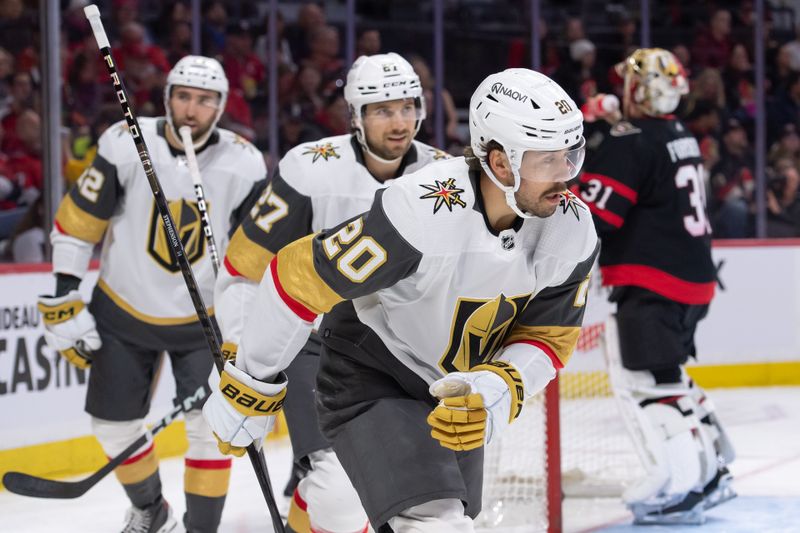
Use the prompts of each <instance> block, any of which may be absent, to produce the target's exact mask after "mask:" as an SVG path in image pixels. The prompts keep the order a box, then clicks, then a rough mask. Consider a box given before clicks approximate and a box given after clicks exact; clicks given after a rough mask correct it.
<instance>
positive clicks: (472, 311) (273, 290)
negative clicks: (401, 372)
mask: <svg viewBox="0 0 800 533" xmlns="http://www.w3.org/2000/svg"><path fill="white" fill-rule="evenodd" d="M479 180H480V176H479V174H478V173H471V172H470V171H469V169H468V166H467V164H466V162H465V160H464V158H456V159H451V160H447V161H442V162H438V163H435V164H432V165H428V166H426V167H424V168H423V169H421V170H420V171H418V172H416V173H414V174H411V175H409V176H406V177H404V178H403V179H402V180H397V181H396V182H394V183H393V184H392V186H390V187H388V188H387V189H384V190H382V191H379V192H378V193H377V195H376V198H375V201H374V203H373V205H372V207H371V209H370V210H369V211H368V212H366V213H364V214H362V215H358V216H356V217H354V218H352V219H351V220H349V221H347V222H345V223H342V224H340V225H338V226H335V227H333V228H332V229H327V230H324V231H322V232H320V233H318V234H315V235H311V236H308V237H305V238H303V239H300V240H298V241H295V242H294V243H292V244H290V245H289V246H287V247H285V248H283V249H282V250H280V251H279V252H278V253H277V255H276V256H275V258H274V259H273V260H272V262H271V263H270V266H269V271H268V272H267V273H266V274H265V275H264V277H263V280H262V282H261V284H260V286H259V289H258V296H257V298H256V299H255V301H254V304H253V305H252V306H251V307H250V318H249V320H248V322H247V325H246V328H245V331H244V335H243V337H242V341H241V347H240V350H239V356H238V359H237V366H239V367H240V368H242V369H244V370H245V371H247V372H248V373H250V374H251V375H253V376H255V377H256V378H259V379H265V378H271V377H272V376H274V375H275V374H277V372H278V371H280V370H282V369H283V368H285V367H286V366H288V364H289V363H290V362H291V359H292V357H294V355H295V354H296V353H297V351H298V350H299V349H300V347H301V346H302V344H303V342H305V338H306V337H307V335H308V333H309V331H310V330H311V322H312V321H313V320H314V318H315V316H316V315H317V314H319V313H324V312H327V311H328V310H330V309H331V308H332V306H334V305H336V304H337V303H339V302H341V301H343V300H352V301H353V305H354V307H355V310H356V312H357V315H358V319H359V320H360V321H362V322H363V323H364V324H366V325H367V326H369V327H370V328H372V329H373V330H374V331H375V332H376V334H377V335H378V336H379V337H380V339H381V340H382V341H383V342H384V344H385V345H386V347H387V348H388V349H389V351H390V352H391V353H392V354H393V355H394V356H395V357H396V358H397V359H398V360H399V361H400V362H402V363H403V364H404V365H405V366H406V367H408V368H409V369H410V370H412V371H413V372H414V373H415V374H417V375H418V376H420V377H421V378H422V379H423V380H424V381H425V382H427V383H429V384H430V383H432V382H433V381H435V380H436V379H438V378H440V377H442V376H443V375H445V374H447V373H449V372H453V371H467V370H469V369H471V368H473V367H474V366H476V365H478V364H481V363H483V362H485V361H487V360H490V359H493V358H495V356H497V355H498V354H499V352H500V351H501V350H502V349H503V348H504V347H506V346H509V345H511V344H515V345H518V346H517V348H520V347H522V348H523V350H524V349H527V348H530V349H532V350H536V351H537V352H538V351H541V352H544V354H546V355H547V356H548V357H549V358H550V360H551V362H552V363H553V366H554V367H556V368H560V367H562V366H563V365H564V364H565V363H566V362H567V360H568V358H569V356H570V355H571V353H572V351H573V349H574V347H575V344H576V342H577V338H578V333H579V331H580V325H581V322H582V319H583V311H584V306H585V301H586V289H587V287H588V276H589V272H590V271H591V267H592V264H593V262H594V260H595V257H596V255H597V253H598V251H599V243H598V240H597V236H596V233H595V229H594V224H593V222H592V217H591V214H590V213H589V211H588V209H587V207H586V206H585V204H583V203H582V202H581V201H580V200H579V199H578V198H577V197H575V196H574V195H573V194H572V193H569V192H565V193H564V194H563V197H562V200H561V204H560V206H559V207H558V208H557V210H556V212H555V214H554V215H552V216H550V217H547V218H531V219H525V220H523V219H517V224H516V225H515V227H513V228H511V229H508V230H505V231H502V232H499V233H497V232H495V231H493V230H492V229H491V227H490V226H489V225H488V222H487V219H486V217H485V214H484V211H483V204H482V199H481V195H480V187H479ZM353 341H354V342H357V341H358V339H353ZM520 371H521V372H523V377H525V376H524V371H523V370H520ZM529 377H530V376H529ZM526 381H527V380H526Z"/></svg>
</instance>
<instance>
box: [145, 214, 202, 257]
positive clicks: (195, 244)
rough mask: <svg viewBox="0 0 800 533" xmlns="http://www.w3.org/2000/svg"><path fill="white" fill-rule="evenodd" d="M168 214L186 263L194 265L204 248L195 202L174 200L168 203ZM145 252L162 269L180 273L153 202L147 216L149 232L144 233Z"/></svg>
mask: <svg viewBox="0 0 800 533" xmlns="http://www.w3.org/2000/svg"><path fill="white" fill-rule="evenodd" d="M169 212H170V214H171V215H172V220H174V221H175V225H176V226H177V232H178V235H179V237H180V239H181V242H182V243H183V248H184V249H185V250H186V259H188V260H189V263H194V262H195V261H197V260H198V259H200V258H201V257H203V254H205V246H206V241H205V238H204V237H203V228H202V223H201V219H200V210H199V209H198V207H197V202H190V201H187V200H183V199H181V200H174V201H172V202H169ZM147 253H148V254H149V255H150V257H152V258H153V260H154V261H155V262H156V263H158V265H159V266H161V267H162V268H164V269H166V270H168V271H170V272H179V271H180V267H179V266H178V262H177V260H176V259H175V255H174V254H173V252H172V246H171V245H170V243H169V239H168V236H167V232H166V230H165V229H164V222H163V221H162V220H161V215H159V213H158V209H157V208H156V205H155V201H154V202H153V209H152V213H151V215H150V229H149V231H148V232H147Z"/></svg>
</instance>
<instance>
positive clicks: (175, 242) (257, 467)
mask: <svg viewBox="0 0 800 533" xmlns="http://www.w3.org/2000/svg"><path fill="white" fill-rule="evenodd" d="M83 12H84V13H85V14H86V18H87V19H89V23H90V25H91V26H92V33H93V34H94V38H95V40H96V41H97V47H98V48H99V49H100V53H101V54H102V55H103V59H104V60H105V63H106V67H107V68H108V74H109V76H111V81H112V83H113V85H114V92H115V93H116V94H117V100H119V103H120V106H122V113H123V115H124V116H125V121H126V122H127V123H128V130H129V131H130V133H131V137H132V138H133V142H134V144H135V145H136V149H137V150H138V152H139V159H140V160H141V163H142V167H143V168H144V173H145V176H146V177H147V181H148V183H149V184H150V189H151V190H152V192H153V198H154V199H155V203H156V207H157V209H158V213H159V215H160V216H161V220H162V221H163V223H164V229H165V231H166V232H167V237H168V238H167V240H168V241H169V243H170V246H171V247H172V252H173V254H174V255H175V259H176V260H177V263H178V266H179V267H180V270H181V274H182V275H183V281H184V282H185V283H186V288H187V289H188V291H189V296H190V297H191V299H192V304H194V310H195V312H196V313H197V318H198V319H199V320H200V324H201V326H202V327H203V334H204V336H205V338H206V341H207V342H208V347H209V349H210V350H211V355H212V356H213V357H214V365H215V366H216V367H217V371H218V372H220V373H222V370H223V367H224V365H225V360H224V359H223V357H222V352H221V350H220V347H219V341H218V339H217V334H216V332H215V331H214V327H213V325H212V323H211V318H209V316H208V310H207V309H206V306H205V303H204V302H203V297H202V295H201V294H200V289H199V288H198V286H197V281H195V279H194V274H193V273H192V266H191V265H190V264H189V260H188V259H187V258H186V251H185V250H184V248H183V243H182V242H181V240H180V238H179V237H178V234H177V232H176V230H175V222H174V221H173V220H172V215H171V214H170V212H169V206H168V205H167V201H166V199H165V198H164V193H163V191H162V189H161V183H160V182H159V181H158V176H156V172H155V169H154V168H153V163H152V162H151V160H150V152H149V151H148V149H147V145H146V144H145V140H144V137H142V132H141V128H139V121H138V120H137V119H136V115H135V114H134V113H133V109H132V108H131V105H130V98H129V97H128V91H127V90H126V89H125V87H124V86H123V85H122V80H121V79H120V76H119V73H118V72H117V67H116V63H115V62H114V58H113V57H112V55H111V45H110V44H109V42H108V36H107V35H106V30H105V28H104V27H103V21H102V20H101V19H100V10H99V9H98V8H97V6H96V5H95V4H90V5H88V6H86V7H84V8H83ZM247 455H248V457H249V458H250V463H251V464H252V465H253V470H254V471H255V473H256V478H258V484H259V486H260V487H261V492H262V493H263V495H264V500H265V501H266V503H267V508H268V509H269V514H270V516H271V518H272V524H273V527H274V528H275V531H276V532H277V533H285V529H284V527H283V521H282V519H281V515H280V512H279V511H278V505H277V504H276V503H275V496H274V495H273V493H272V485H271V484H270V480H269V473H268V472H267V462H266V460H265V459H264V455H263V454H262V453H261V452H260V451H259V450H258V449H256V446H255V444H250V445H249V446H248V447H247Z"/></svg>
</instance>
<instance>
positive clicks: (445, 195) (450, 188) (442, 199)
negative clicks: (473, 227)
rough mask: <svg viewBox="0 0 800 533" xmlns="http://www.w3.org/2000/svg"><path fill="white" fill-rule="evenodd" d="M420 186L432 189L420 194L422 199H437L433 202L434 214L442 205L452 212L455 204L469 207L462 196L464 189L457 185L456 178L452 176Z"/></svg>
mask: <svg viewBox="0 0 800 533" xmlns="http://www.w3.org/2000/svg"><path fill="white" fill-rule="evenodd" d="M420 187H422V188H423V189H426V190H428V191H430V192H428V193H425V194H423V195H422V196H420V199H422V200H424V199H426V198H432V199H434V200H436V202H435V203H434V204H433V214H436V213H437V212H438V211H439V209H441V207H442V206H445V207H446V208H447V210H448V211H450V212H452V211H453V206H454V205H460V206H461V207H467V204H466V202H464V200H462V199H461V196H460V194H461V193H463V192H464V189H459V188H457V187H456V180H455V178H450V179H448V180H445V181H439V180H434V184H433V185H422V184H421V185H420Z"/></svg>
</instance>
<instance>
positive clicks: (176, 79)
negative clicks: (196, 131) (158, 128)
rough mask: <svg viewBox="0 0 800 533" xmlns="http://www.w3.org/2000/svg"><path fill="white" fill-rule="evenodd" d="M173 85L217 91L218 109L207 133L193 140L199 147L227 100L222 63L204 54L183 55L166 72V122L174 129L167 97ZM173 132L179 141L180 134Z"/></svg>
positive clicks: (208, 134)
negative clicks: (167, 72)
mask: <svg viewBox="0 0 800 533" xmlns="http://www.w3.org/2000/svg"><path fill="white" fill-rule="evenodd" d="M175 85H182V86H184V87H194V88H196V89H207V90H210V91H216V92H218V93H219V109H217V116H216V117H215V118H214V122H213V123H212V124H211V128H209V130H208V133H207V134H206V135H205V136H204V137H203V138H202V139H198V140H196V141H195V147H200V146H202V145H203V144H205V142H206V141H207V140H208V137H209V136H210V135H211V132H213V131H214V127H215V126H216V125H217V122H218V121H219V119H220V117H222V113H224V112H225V103H226V101H227V100H228V78H227V77H226V76H225V70H224V69H223V68H222V65H221V64H220V63H219V61H217V60H216V59H214V58H211V57H205V56H191V55H190V56H184V57H182V58H181V59H180V60H179V61H178V62H177V63H175V66H174V67H172V70H170V71H169V74H167V84H166V86H165V87H164V107H165V108H166V111H167V123H168V124H169V125H170V127H172V128H173V129H174V125H173V124H172V112H171V111H170V109H169V103H168V102H169V97H170V94H171V93H172V88H173V87H174V86H175ZM177 133H178V132H177V131H176V132H175V134H176V136H177V138H178V140H179V141H180V135H178V134H177Z"/></svg>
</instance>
